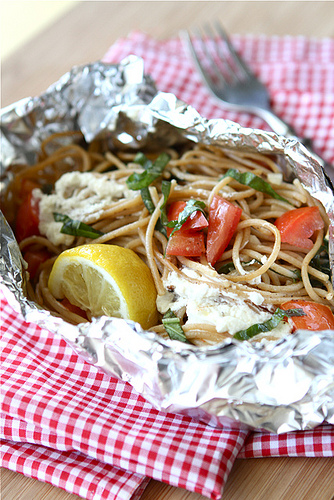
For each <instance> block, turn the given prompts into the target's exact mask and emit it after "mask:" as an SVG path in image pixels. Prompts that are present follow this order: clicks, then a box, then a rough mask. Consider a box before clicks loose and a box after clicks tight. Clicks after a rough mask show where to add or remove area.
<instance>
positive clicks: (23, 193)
mask: <svg viewBox="0 0 334 500" xmlns="http://www.w3.org/2000/svg"><path fill="white" fill-rule="evenodd" d="M39 187H40V185H39V184H38V183H37V182H36V181H33V180H31V179H22V182H21V187H20V198H21V199H25V198H26V197H27V196H28V195H29V194H30V193H31V191H32V190H33V189H36V188H39Z"/></svg>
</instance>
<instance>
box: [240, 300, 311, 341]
mask: <svg viewBox="0 0 334 500" xmlns="http://www.w3.org/2000/svg"><path fill="white" fill-rule="evenodd" d="M292 316H305V313H304V311H303V309H287V310H286V311H284V310H283V309H280V308H277V309H276V311H275V312H274V314H273V315H272V317H271V318H270V319H268V320H267V321H265V322H264V323H256V324H255V325H252V326H250V327H249V328H246V330H240V331H239V332H237V333H235V334H234V335H233V337H234V338H235V339H238V340H249V339H251V338H253V337H255V335H258V334H259V333H262V332H269V331H270V330H273V329H274V328H276V326H278V325H279V324H280V322H281V321H282V319H283V318H285V317H288V318H291V317H292Z"/></svg>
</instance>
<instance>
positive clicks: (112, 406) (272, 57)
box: [1, 32, 334, 500]
mask: <svg viewBox="0 0 334 500" xmlns="http://www.w3.org/2000/svg"><path fill="white" fill-rule="evenodd" d="M233 41H234V42H235V44H236V46H237V48H238V49H239V50H240V51H241V52H242V54H243V55H244V57H245V58H246V60H247V61H248V62H249V64H251V65H252V67H253V68H254V70H255V71H256V72H257V73H258V74H259V75H260V76H261V78H262V79H263V81H264V82H265V83H266V84H267V86H268V88H269V90H270V93H271V96H272V100H273V104H274V107H275V109H276V110H277V112H279V113H280V114H281V116H282V118H284V119H285V120H286V121H288V122H289V123H290V124H291V125H292V126H294V127H295V129H296V130H297V132H298V133H299V134H301V135H304V136H309V137H312V138H313V140H314V147H315V148H317V149H318V152H319V153H320V154H322V156H323V157H324V158H325V159H327V160H328V161H330V162H332V163H333V162H334V42H333V41H332V40H307V39H304V38H291V37H284V38H265V37H252V36H248V37H240V36H234V37H233ZM129 54H137V55H139V56H141V57H143V59H144V60H145V70H146V72H147V73H150V74H151V75H152V77H153V78H154V80H155V81H156V83H157V86H158V88H159V89H160V90H162V91H165V92H173V93H175V94H176V95H177V96H178V97H179V98H180V99H182V100H184V101H185V102H188V103H189V104H191V105H193V106H194V107H196V108H197V109H198V111H199V112H200V113H201V114H202V115H203V116H206V117H207V118H221V117H222V118H228V119H231V120H234V121H238V122H239V123H241V124H242V125H244V126H254V127H264V128H266V126H265V125H264V124H263V123H262V121H261V120H260V119H259V118H256V117H251V116H249V115H244V114H237V113H231V112H227V111H226V110H224V109H223V108H222V107H221V106H220V105H219V104H218V103H217V101H216V100H215V99H214V98H212V97H211V94H209V92H208V91H207V90H206V89H205V87H204V86H203V84H202V82H201V80H200V78H199V76H198V74H197V73H196V71H195V69H194V66H193V64H192V62H191V61H190V59H189V58H188V55H187V53H186V51H185V50H184V47H183V46H182V44H181V42H180V41H179V40H177V39H172V40H167V41H156V40H153V39H151V38H149V37H148V36H146V35H144V34H143V33H138V32H135V33H132V34H131V35H130V36H129V37H128V38H126V39H122V40H119V41H118V43H116V44H115V45H113V46H112V47H111V48H110V49H109V51H108V52H107V54H106V55H105V57H104V60H105V61H110V62H119V61H120V60H121V59H122V58H123V57H125V56H127V55H129ZM6 293H8V292H6ZM1 305H2V316H1V328H2V361H3V362H2V372H3V373H2V393H1V396H2V417H3V419H2V428H1V437H2V438H3V441H2V445H1V446H2V457H1V458H2V465H3V466H4V467H7V468H9V469H12V470H15V471H18V472H21V473H23V474H25V475H27V476H31V477H34V478H37V479H39V480H41V481H46V482H49V483H51V484H53V485H55V486H58V487H60V488H63V489H65V490H67V491H69V492H72V493H76V494H77V495H80V496H82V497H83V498H87V499H88V498H94V500H99V499H109V500H110V499H116V498H117V499H121V500H123V499H124V500H126V499H130V498H132V499H136V498H138V497H139V496H140V494H141V492H142V490H143V489H144V487H145V486H146V484H147V478H148V477H153V478H155V479H158V480H161V481H164V482H167V483H169V484H172V485H175V486H180V487H183V488H186V489H188V490H190V491H195V492H198V493H201V494H203V495H205V496H207V497H209V498H212V499H216V498H220V496H221V492H222V489H223V486H224V484H225V482H226V479H227V477H228V474H229V472H230V470H231V468H232V466H233V463H234V460H235V458H236V457H237V456H238V457H240V458H251V457H261V456H283V455H286V456H333V455H334V449H333V442H334V436H333V427H331V426H321V427H318V428H317V429H314V430H312V431H307V432H295V433H288V434H282V435H280V436H275V435H272V434H268V433H252V434H247V433H245V432H237V431H232V430H229V429H224V430H220V429H212V428H210V427H207V426H205V425H203V424H199V423H196V422H193V421H191V420H190V419H188V418H186V417H180V416H176V415H170V414H168V415H166V414H163V413H159V412H157V411H156V410H154V409H153V408H152V407H151V406H150V405H149V404H148V403H146V402H145V401H144V400H143V399H142V398H141V397H140V396H138V395H137V394H136V393H135V392H134V391H133V390H132V389H131V387H129V386H128V385H127V384H125V383H123V382H120V381H117V380H115V379H111V378H109V377H107V376H106V375H105V374H103V373H101V372H99V371H98V370H97V369H96V368H95V367H93V366H90V365H88V364H86V363H85V362H83V360H82V359H80V358H78V356H77V355H76V354H75V353H74V352H73V351H72V350H71V349H70V348H69V347H68V346H67V344H66V343H65V342H64V341H63V340H61V339H60V338H58V337H55V336H53V335H51V334H50V333H49V332H47V331H46V330H43V329H40V328H39V327H38V326H36V325H34V324H27V323H25V321H24V319H23V318H22V317H21V316H20V315H18V314H17V313H16V312H15V311H14V310H13V309H12V308H11V306H10V305H9V304H8V303H7V300H6V299H5V298H4V297H2V304H1Z"/></svg>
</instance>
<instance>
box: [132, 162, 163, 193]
mask: <svg viewBox="0 0 334 500" xmlns="http://www.w3.org/2000/svg"><path fill="white" fill-rule="evenodd" d="M137 157H138V161H136V163H139V164H140V165H142V166H143V167H144V171H143V172H140V173H139V174H138V173H137V172H134V173H133V174H131V175H130V176H129V178H128V179H127V180H126V183H127V185H128V187H129V189H132V190H134V191H137V190H139V189H143V188H146V187H148V186H150V184H152V182H154V181H155V180H156V179H158V178H159V177H160V176H161V175H162V172H163V171H164V169H165V167H166V166H167V164H168V162H169V160H170V159H171V157H170V155H169V154H167V153H161V155H159V156H158V158H157V159H156V160H155V161H154V163H152V162H151V161H150V160H148V159H147V158H146V157H145V155H142V154H140V156H138V155H136V158H137ZM136 158H135V160H136Z"/></svg>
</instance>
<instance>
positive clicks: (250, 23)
mask: <svg viewBox="0 0 334 500" xmlns="http://www.w3.org/2000/svg"><path fill="white" fill-rule="evenodd" d="M215 19H219V20H221V22H222V23H223V25H224V26H225V28H226V29H227V31H228V32H230V33H238V34H247V33H252V34H265V35H305V36H308V37H333V36H334V22H333V19H334V2H332V1H306V2H304V1H273V2H271V1H269V2H266V1H260V2H257V1H246V2H245V1H230V2H225V1H211V2H204V1H195V2H192V1H185V2H182V1H176V2H175V1H164V2H161V1H158V2H155V1H148V2H142V1H130V2H129V1H120V2H114V1H101V2H92V1H85V2H77V4H76V5H75V7H74V9H73V10H71V11H69V12H68V13H67V14H65V15H64V17H62V18H61V19H60V20H58V21H57V22H55V23H54V24H53V25H52V26H51V27H49V28H47V30H45V31H44V32H42V33H41V34H39V35H38V36H37V37H36V38H34V39H33V40H32V41H30V42H29V43H27V44H26V45H25V46H24V47H23V48H21V49H19V50H18V51H17V52H15V53H14V54H13V55H11V56H10V57H9V58H8V59H7V60H5V61H4V62H3V64H2V104H1V106H2V107H3V106H6V105H7V104H11V103H12V102H15V101H17V100H19V99H20V98H23V97H27V96H33V95H38V94H40V93H41V92H42V91H44V90H45V89H46V88H47V87H48V86H49V85H50V84H51V83H53V82H54V81H56V80H57V79H58V78H59V77H60V76H61V75H62V74H64V73H66V72H67V71H68V70H69V69H70V68H71V67H72V66H74V65H77V64H84V63H88V62H92V61H96V60H98V59H99V58H100V57H101V56H102V55H103V54H104V53H105V52H106V50H107V49H108V47H109V46H110V45H112V43H114V42H115V41H116V40H117V39H118V38H119V37H122V36H126V35H127V34H128V33H129V32H130V31H131V30H134V29H139V30H143V31H145V32H147V33H148V34H150V35H151V36H153V37H156V38H167V37H170V36H177V34H178V32H179V30H181V29H185V28H191V27H196V26H199V25H201V24H203V23H204V22H205V21H206V20H207V21H212V20H215ZM1 472H2V474H1V483H2V486H1V488H2V489H1V498H2V500H31V499H34V500H49V499H52V500H74V499H78V498H79V497H77V496H76V495H71V494H68V493H66V492H64V491H63V490H61V489H58V488H54V487H53V486H50V485H48V484H45V483H41V482H39V481H36V480H34V479H31V478H26V477H24V476H23V475H21V474H17V473H15V472H12V471H8V470H6V469H2V471H1ZM204 498H205V497H203V496H201V495H199V494H196V493H189V492H187V491H185V490H182V489H178V488H174V487H171V486H168V485H165V484H162V483H159V482H157V481H151V482H150V483H149V486H148V487H147V489H146V490H145V492H144V494H143V495H142V500H149V499H151V500H200V499H204ZM222 498H223V500H236V499H238V500H254V499H256V500H261V499H263V500H267V499H270V500H282V499H288V498H289V499H290V498H293V499H294V500H333V499H334V461H333V459H331V458H261V459H251V460H242V459H240V460H237V461H236V462H235V465H234V468H233V470H232V473H231V475H230V477H229V479H228V482H227V485H226V488H225V490H224V493H223V496H222Z"/></svg>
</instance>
